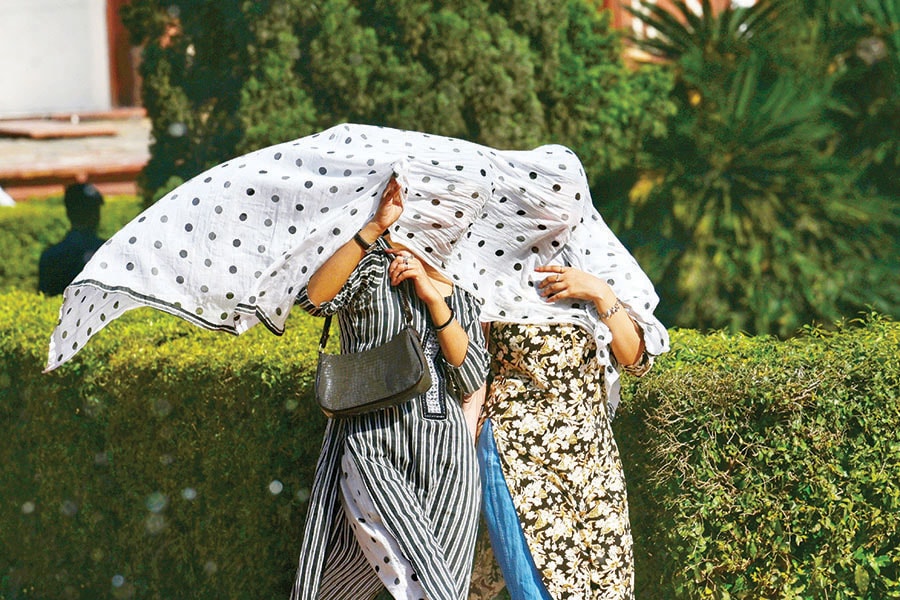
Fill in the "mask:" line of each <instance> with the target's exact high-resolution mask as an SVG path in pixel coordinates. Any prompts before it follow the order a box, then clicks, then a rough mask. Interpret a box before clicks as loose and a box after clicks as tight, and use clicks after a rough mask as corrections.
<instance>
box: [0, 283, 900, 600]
mask: <svg viewBox="0 0 900 600" xmlns="http://www.w3.org/2000/svg"><path fill="white" fill-rule="evenodd" d="M58 308H59V300H58V299H46V298H43V297H42V296H40V295H38V294H33V293H27V292H19V291H16V292H12V293H7V294H5V295H0V418H2V423H3V434H4V441H3V442H2V443H0V489H2V490H3V493H2V498H0V506H2V512H0V598H73V599H85V600H87V599H95V598H103V597H112V598H166V599H178V598H191V599H205V598H210V599H212V598H216V599H217V600H220V599H223V598H234V599H245V598H253V599H266V598H285V597H287V595H288V590H289V588H290V584H291V581H292V579H293V575H294V569H295V565H296V561H297V553H298V550H299V543H300V537H301V532H302V524H303V519H304V516H305V510H306V500H307V498H308V494H309V488H310V485H311V480H312V473H313V470H314V468H315V460H316V457H317V455H318V450H319V446H320V443H321V433H322V427H323V424H324V419H323V417H322V416H321V415H320V413H319V411H318V409H317V408H316V407H315V405H314V403H313V401H312V399H311V397H310V390H311V379H312V376H313V373H314V365H315V358H316V342H317V339H318V333H319V327H320V322H319V321H317V320H315V319H312V318H311V317H308V316H307V315H305V314H301V313H300V312H299V311H297V312H296V313H295V314H292V316H291V318H290V320H289V325H288V328H287V332H286V333H285V335H284V336H283V337H281V338H278V337H275V336H273V335H271V334H269V333H268V332H266V331H263V329H262V328H256V329H254V330H252V331H250V332H249V333H248V334H246V335H244V336H241V337H238V338H234V337H231V336H227V335H223V334H213V333H209V332H205V331H202V330H200V329H198V328H195V327H192V326H190V325H188V324H186V323H184V322H182V321H180V320H178V319H175V318H174V317H169V316H167V315H163V314H161V313H159V312H155V311H151V310H149V309H143V310H138V311H134V312H132V313H129V314H127V315H125V316H124V317H123V318H121V319H119V320H117V321H116V322H114V323H112V324H111V325H109V327H108V328H107V329H106V330H104V331H103V332H101V333H100V334H99V335H98V336H97V337H96V338H95V339H94V340H93V341H92V342H91V343H90V344H88V346H87V347H86V348H85V349H84V350H83V351H82V352H81V353H80V354H79V355H78V356H77V357H76V358H75V359H74V360H73V361H72V362H71V363H69V364H67V365H64V366H63V367H62V368H60V369H58V370H57V371H54V372H53V373H50V374H42V373H41V372H40V371H41V368H42V366H43V364H44V360H45V355H46V345H47V340H48V337H49V333H50V331H51V329H52V328H53V325H54V323H55V321H56V315H57V311H58ZM898 350H900V324H897V323H895V322H892V321H889V320H885V319H881V318H878V317H872V318H870V319H868V320H866V321H865V322H863V323H856V324H852V325H851V324H845V325H843V326H841V327H839V328H838V330H837V331H836V332H832V333H821V332H816V331H810V332H807V333H806V334H805V335H803V336H801V337H799V338H797V339H794V340H790V341H788V342H778V341H776V340H774V339H770V338H751V337H744V336H733V335H726V334H719V333H716V334H711V335H701V334H699V333H696V332H692V331H675V332H673V351H672V352H671V353H670V354H668V355H666V356H664V357H662V358H661V359H660V360H659V361H658V364H657V366H656V367H655V368H654V370H653V371H652V372H651V374H649V375H648V376H647V377H645V378H643V379H641V380H633V379H629V380H627V381H626V382H625V393H624V402H623V406H622V408H620V415H619V417H618V418H617V419H616V421H615V428H616V435H617V439H618V440H619V444H620V447H621V449H622V454H623V457H624V459H625V467H626V473H627V476H628V482H629V496H630V499H631V510H632V521H633V524H634V530H635V540H636V555H637V569H638V573H637V576H638V597H639V598H641V599H642V600H651V599H668V598H691V599H693V598H753V599H757V598H766V599H768V598H779V599H781V598H810V599H812V598H822V599H825V598H828V599H835V598H870V599H872V600H874V599H876V598H877V599H883V598H892V597H900V583H898V579H900V551H898V548H900V442H898V437H897V431H898V430H900V403H898V399H897V390H898V389H900V362H898V361H900V358H898V355H900V352H898Z"/></svg>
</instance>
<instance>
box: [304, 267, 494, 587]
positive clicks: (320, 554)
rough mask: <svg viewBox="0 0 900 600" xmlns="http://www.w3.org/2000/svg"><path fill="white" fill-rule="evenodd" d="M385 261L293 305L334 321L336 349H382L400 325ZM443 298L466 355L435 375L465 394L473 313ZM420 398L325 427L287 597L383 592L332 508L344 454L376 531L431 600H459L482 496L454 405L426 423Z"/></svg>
mask: <svg viewBox="0 0 900 600" xmlns="http://www.w3.org/2000/svg"><path fill="white" fill-rule="evenodd" d="M389 262H390V258H388V257H387V255H385V254H383V253H381V252H373V253H370V254H369V255H367V256H366V257H365V258H364V259H363V260H362V261H361V262H360V265H359V266H358V267H357V269H356V270H355V271H354V273H353V275H351V277H350V279H349V280H348V282H347V284H346V285H345V286H344V288H343V289H342V290H341V292H340V293H339V294H338V296H337V297H335V299H334V300H332V301H331V302H328V303H324V304H323V305H321V306H320V307H318V308H313V307H312V306H311V305H310V303H309V301H308V298H306V296H305V290H304V292H301V295H300V297H299V302H300V303H301V304H302V305H303V306H304V307H305V308H307V310H310V312H313V313H314V314H323V315H324V314H329V313H336V314H337V315H338V319H339V322H340V325H341V349H342V351H343V352H357V351H360V350H364V349H368V348H372V347H375V346H378V345H380V344H383V343H384V342H386V341H387V340H388V339H389V338H390V337H391V336H392V335H393V334H394V333H396V332H397V331H399V330H400V328H401V327H402V326H403V324H404V317H403V313H402V308H401V305H400V302H399V300H398V299H397V298H396V297H395V294H396V293H397V290H395V289H393V288H392V287H391V286H390V282H389V280H388V275H387V266H388V265H389ZM410 291H411V290H410ZM408 298H409V299H410V305H411V307H412V311H413V325H414V327H416V329H418V330H419V331H424V330H425V328H426V327H429V322H428V317H427V314H426V311H425V308H424V306H423V304H422V303H421V302H420V301H419V300H418V299H417V298H416V297H415V296H414V295H411V296H409V297H408ZM449 301H450V304H451V308H453V310H454V311H455V313H456V315H457V318H458V319H459V321H460V323H461V324H462V326H463V327H464V328H465V329H466V331H467V333H468V334H469V351H468V354H467V356H466V360H465V361H464V362H463V364H462V365H461V366H460V367H458V368H457V367H453V366H452V365H449V364H448V363H446V361H444V364H443V365H442V366H443V367H444V368H443V369H439V377H443V376H446V377H448V378H449V379H451V380H452V381H453V385H452V386H446V387H447V388H448V389H449V388H453V389H457V390H459V391H460V392H461V393H469V392H472V391H475V390H476V389H478V387H480V385H481V384H482V382H483V381H484V377H485V375H486V371H487V353H486V351H485V349H484V339H483V335H482V332H481V327H480V325H479V323H478V309H477V306H476V304H475V302H474V301H473V300H472V298H471V297H470V296H469V295H468V294H466V293H465V292H463V291H462V290H461V289H459V288H457V289H455V290H454V292H453V294H452V296H451V297H450V299H449ZM423 402H424V395H423V396H420V397H418V398H414V399H413V400H410V401H409V402H407V403H406V404H403V405H401V406H396V407H391V408H388V409H384V410H380V411H376V412H374V413H370V414H367V415H360V416H357V417H352V418H345V419H340V420H332V421H330V422H329V423H328V426H327V428H326V433H325V440H324V443H323V447H322V453H321V455H320V457H319V463H318V466H317V470H316V478H315V482H314V484H313V490H312V497H311V500H310V507H309V513H308V516H307V524H306V532H305V534H304V539H303V544H302V548H301V556H300V564H299V567H298V570H297V578H296V581H295V584H294V589H293V594H292V599H293V600H316V599H319V598H321V599H328V600H345V599H346V600H359V599H360V598H366V597H370V595H371V590H372V589H375V590H378V589H381V582H380V581H379V580H378V577H377V575H376V574H375V572H374V569H373V567H371V566H369V564H368V563H367V562H366V560H365V557H364V556H363V554H362V552H361V550H360V549H359V546H358V545H357V543H356V540H355V539H354V536H353V533H352V531H351V528H350V525H349V523H348V522H347V519H346V516H345V513H344V511H343V510H342V508H341V505H340V501H339V496H338V494H339V493H340V491H339V490H340V485H339V477H340V473H341V468H340V463H341V457H342V455H343V453H344V452H349V453H351V454H352V456H353V458H354V461H355V463H356V465H357V466H358V468H359V474H360V475H361V477H362V479H363V482H364V483H365V486H366V488H367V491H368V492H369V494H370V496H371V498H372V500H373V502H374V503H375V506H376V507H377V510H378V512H379V514H380V516H381V519H382V521H383V523H384V525H385V526H386V528H387V529H388V531H389V532H390V533H391V534H392V535H393V537H394V538H395V539H396V540H397V542H398V544H399V546H400V548H401V550H402V552H403V554H404V556H405V558H406V559H407V560H408V561H409V562H410V563H411V564H412V565H413V567H414V568H415V573H416V576H417V577H418V579H419V580H420V583H421V586H422V588H424V589H425V591H426V593H427V596H428V598H429V600H462V599H464V598H466V596H467V591H468V586H469V578H470V575H471V568H472V554H473V550H474V544H475V532H476V527H477V516H478V509H479V498H480V484H479V479H478V466H477V462H476V460H475V452H474V446H473V441H472V438H471V435H470V434H469V432H468V429H467V427H466V423H465V420H464V418H463V414H462V410H461V408H460V405H459V403H458V402H456V401H448V402H447V408H448V411H447V417H446V418H445V419H433V418H429V419H426V418H424V407H423V406H422V404H423ZM373 582H374V583H373ZM373 586H374V587H373Z"/></svg>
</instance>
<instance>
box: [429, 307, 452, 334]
mask: <svg viewBox="0 0 900 600" xmlns="http://www.w3.org/2000/svg"><path fill="white" fill-rule="evenodd" d="M455 318H456V313H455V312H453V309H452V308H451V309H450V318H449V319H447V321H446V322H445V323H444V324H443V325H438V326H437V327H435V328H434V330H435V331H436V332H438V331H443V330H445V329H447V328H448V327H449V326H450V323H452V322H453V319H455Z"/></svg>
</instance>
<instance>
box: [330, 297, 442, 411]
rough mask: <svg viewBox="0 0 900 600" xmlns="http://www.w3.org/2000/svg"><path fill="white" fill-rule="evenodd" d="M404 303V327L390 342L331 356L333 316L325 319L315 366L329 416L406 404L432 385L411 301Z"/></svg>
mask: <svg viewBox="0 0 900 600" xmlns="http://www.w3.org/2000/svg"><path fill="white" fill-rule="evenodd" d="M398 293H399V294H400V299H401V300H402V302H403V314H404V317H405V318H406V326H405V327H404V328H403V329H402V330H401V331H400V332H399V333H397V334H396V335H394V336H393V337H392V338H391V339H390V340H389V341H388V342H387V343H385V344H382V345H381V346H378V347H377V348H372V349H370V350H363V351H362V352H348V353H345V354H327V353H326V352H325V344H326V343H327V342H328V333H329V331H330V329H331V315H328V316H327V317H325V324H324V327H323V330H322V337H321V339H320V340H319V363H318V365H317V366H316V402H318V404H319V408H321V409H322V412H323V413H325V415H326V416H328V417H331V418H335V417H346V416H351V415H360V414H364V413H368V412H372V411H374V410H378V409H380V408H386V407H388V406H395V405H397V404H402V403H404V402H406V401H407V400H409V399H410V398H414V397H415V396H418V395H419V394H423V393H425V392H426V391H428V388H430V387H431V371H430V370H429V368H428V363H427V359H426V358H425V352H424V351H423V350H422V342H421V340H420V339H419V334H418V333H417V332H416V330H415V329H414V328H413V326H412V313H411V311H410V308H409V301H408V300H407V299H406V296H405V295H404V294H403V292H402V291H400V290H398Z"/></svg>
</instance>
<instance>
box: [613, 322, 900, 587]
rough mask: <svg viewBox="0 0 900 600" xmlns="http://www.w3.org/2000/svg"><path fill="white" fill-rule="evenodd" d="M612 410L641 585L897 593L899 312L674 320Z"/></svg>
mask: <svg viewBox="0 0 900 600" xmlns="http://www.w3.org/2000/svg"><path fill="white" fill-rule="evenodd" d="M673 341H674V343H673V350H672V352H671V353H670V354H669V355H667V356H666V357H665V358H664V359H663V360H660V361H659V363H660V364H659V365H658V367H659V368H656V369H655V372H651V374H649V375H648V376H646V377H645V378H644V379H643V380H642V381H641V382H640V384H639V385H637V386H633V387H632V388H631V389H630V394H629V396H630V397H629V398H628V399H627V401H625V402H624V408H623V409H622V411H621V413H620V415H619V416H618V417H617V419H616V429H617V439H618V441H619V444H620V447H621V449H622V452H623V455H624V457H625V461H626V472H627V476H628V482H629V494H630V498H631V503H632V511H633V522H634V526H635V533H636V535H635V537H636V554H637V557H638V563H637V571H638V577H639V585H640V586H643V587H644V592H645V593H644V594H641V595H639V596H638V597H639V598H691V599H693V598H716V599H728V598H736V599H737V598H742V599H743V598H746V599H759V598H766V599H769V598H771V599H776V598H777V599H779V600H781V599H801V598H802V599H822V600H824V599H826V598H827V599H829V600H839V599H850V598H861V599H871V600H884V599H888V598H900V438H898V435H897V432H898V431H900V324H898V323H896V322H893V321H890V320H888V319H885V318H881V317H877V316H869V317H867V318H866V319H863V320H862V321H857V322H851V323H842V324H840V325H839V327H838V329H837V331H833V332H824V331H820V330H814V329H807V330H806V331H805V332H804V333H803V335H801V336H799V337H796V338H793V339H791V340H788V341H784V342H779V341H776V340H774V339H773V338H769V337H746V336H741V335H726V334H721V333H717V334H713V335H700V334H698V333H697V332H691V331H678V332H676V334H675V335H674V336H673Z"/></svg>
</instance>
